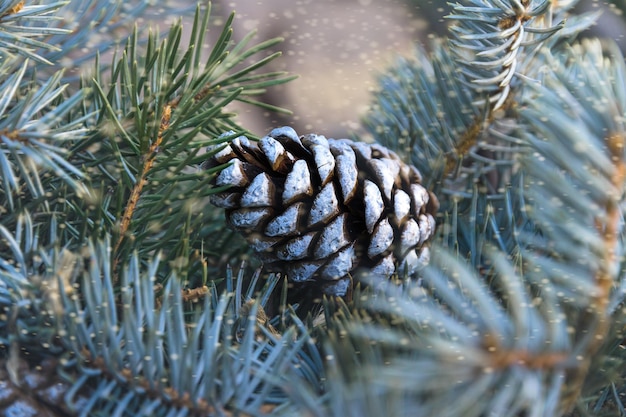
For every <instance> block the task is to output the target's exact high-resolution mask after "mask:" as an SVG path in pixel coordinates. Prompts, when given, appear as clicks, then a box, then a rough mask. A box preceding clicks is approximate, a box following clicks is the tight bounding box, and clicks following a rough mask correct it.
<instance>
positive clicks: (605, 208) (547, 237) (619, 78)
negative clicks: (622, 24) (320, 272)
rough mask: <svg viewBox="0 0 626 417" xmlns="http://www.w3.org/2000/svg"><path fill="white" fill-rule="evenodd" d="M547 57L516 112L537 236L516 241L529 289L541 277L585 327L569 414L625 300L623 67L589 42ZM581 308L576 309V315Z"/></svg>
mask: <svg viewBox="0 0 626 417" xmlns="http://www.w3.org/2000/svg"><path fill="white" fill-rule="evenodd" d="M557 57H558V59H557ZM547 59H548V61H549V62H552V63H553V64H554V67H553V68H554V72H552V73H549V74H547V75H546V78H545V81H544V85H543V86H537V85H535V84H529V85H528V86H529V87H531V88H530V89H529V94H528V95H525V103H526V106H525V108H524V109H523V110H522V112H521V115H522V119H523V120H525V121H526V122H527V125H526V129H525V136H526V138H527V140H528V142H529V144H531V145H532V147H533V148H534V149H535V150H537V152H538V153H539V154H538V155H537V154H535V155H530V154H529V155H528V156H527V157H525V158H524V159H523V160H522V162H523V164H524V166H525V167H526V169H527V170H528V172H531V173H532V175H531V176H530V178H529V184H532V187H530V189H529V191H528V192H527V194H528V199H529V201H532V202H533V205H534V206H535V208H534V209H533V211H532V212H531V213H530V214H531V217H532V218H533V220H534V221H535V222H536V224H537V225H539V227H540V229H541V231H542V235H541V237H538V236H528V235H526V236H524V237H523V240H524V241H525V242H526V247H527V250H526V253H527V255H526V259H527V260H528V261H529V266H528V269H529V271H535V272H536V273H537V274H535V273H530V274H529V278H530V279H531V282H535V283H536V285H538V286H539V287H542V288H544V291H546V288H545V287H546V283H545V278H546V277H549V279H550V286H551V287H552V288H551V289H550V290H548V291H552V290H557V294H560V297H562V298H563V299H562V301H561V303H562V304H563V306H564V308H566V309H567V310H568V311H569V320H570V321H571V322H572V323H573V327H574V328H575V329H584V330H582V331H581V334H577V335H576V338H575V347H574V348H573V349H574V351H575V352H577V354H578V355H579V358H580V361H579V364H578V366H577V367H576V368H574V369H572V370H571V373H570V375H569V377H570V378H571V380H570V384H569V385H568V386H567V389H566V390H565V391H564V393H563V396H564V404H563V408H564V410H571V409H572V408H573V407H574V405H575V404H576V401H577V400H578V398H580V394H581V390H582V389H583V385H584V382H585V379H586V378H587V377H588V372H589V370H590V366H591V361H592V360H594V358H595V357H596V355H597V354H598V352H600V351H601V349H603V347H604V346H606V345H607V344H610V343H611V338H610V335H609V328H610V325H611V321H612V317H611V314H612V307H611V305H615V304H614V303H616V302H623V301H624V293H623V292H616V291H615V290H616V288H620V287H621V285H622V284H621V281H622V280H623V272H622V271H623V268H624V265H623V262H624V261H623V258H624V248H623V245H622V240H623V236H624V233H625V230H624V224H623V199H624V189H625V187H626V182H625V181H626V176H625V165H624V164H625V162H624V161H625V160H626V156H625V153H624V132H626V129H625V127H624V124H623V121H622V120H621V116H620V115H623V112H624V109H625V108H626V102H624V95H623V91H624V81H623V80H624V77H625V75H626V67H625V66H624V64H623V59H622V58H621V54H619V51H617V49H616V48H615V47H607V49H604V48H603V46H602V45H601V44H600V43H599V42H597V41H596V42H592V41H586V42H584V43H582V44H580V45H574V46H573V47H572V48H566V49H565V50H564V51H563V52H562V54H561V55H556V56H548V58H547ZM566 62H567V67H565V66H564V65H566V64H565V63H566ZM580 80H584V81H583V83H582V84H579V82H580ZM607 80H608V82H607ZM531 100H532V102H531ZM546 115H549V116H550V117H548V118H546ZM530 125H532V126H533V128H529V127H528V126H530ZM537 158H540V161H538V160H537ZM548 195H549V196H550V197H549V199H550V200H549V202H545V198H546V197H547V196H548ZM564 208H567V209H566V213H565V212H564ZM564 214H565V215H566V217H565V218H564ZM541 280H544V282H543V284H542V283H541ZM579 291H582V292H579ZM580 306H585V308H584V310H582V311H578V309H579V308H580ZM570 308H571V309H572V310H571V311H570V310H569V309H570Z"/></svg>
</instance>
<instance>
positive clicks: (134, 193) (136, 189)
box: [113, 104, 173, 259]
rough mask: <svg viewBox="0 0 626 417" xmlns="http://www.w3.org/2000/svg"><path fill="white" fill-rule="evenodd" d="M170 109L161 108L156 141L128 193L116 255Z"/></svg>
mask: <svg viewBox="0 0 626 417" xmlns="http://www.w3.org/2000/svg"><path fill="white" fill-rule="evenodd" d="M172 109H173V106H172V105H171V104H166V105H165V107H164V108H163V112H162V114H161V123H160V125H159V133H158V135H157V138H156V140H155V141H154V142H152V144H151V145H150V148H149V149H148V152H147V154H146V155H145V159H144V163H143V166H142V167H141V173H140V174H139V179H138V181H137V182H136V183H135V186H134V187H133V190H132V191H131V193H130V197H128V202H127V203H126V207H125V208H124V214H123V215H122V221H121V223H120V232H119V238H118V239H117V243H116V244H115V248H114V251H113V252H114V253H116V254H118V251H119V249H120V247H121V245H122V242H123V241H124V238H125V237H126V233H127V232H128V228H129V226H130V222H131V220H132V218H133V214H134V213H135V209H136V208H137V203H138V202H139V197H141V192H142V191H143V188H144V187H145V185H146V184H147V183H148V172H150V169H152V166H153V165H154V161H155V160H156V156H157V153H158V149H159V147H160V146H161V143H162V142H163V134H164V133H165V131H166V130H167V128H168V127H169V125H170V119H171V117H172ZM118 259H119V257H118Z"/></svg>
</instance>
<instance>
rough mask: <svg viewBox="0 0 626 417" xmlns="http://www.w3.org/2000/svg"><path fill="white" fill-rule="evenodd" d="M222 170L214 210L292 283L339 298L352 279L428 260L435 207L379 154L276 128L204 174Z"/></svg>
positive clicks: (213, 162)
mask: <svg viewBox="0 0 626 417" xmlns="http://www.w3.org/2000/svg"><path fill="white" fill-rule="evenodd" d="M223 164H229V165H227V166H226V167H225V168H224V169H223V170H221V171H220V172H219V173H218V174H217V175H216V177H215V179H214V185H215V186H217V187H228V188H227V189H226V191H225V192H221V193H218V194H215V195H213V196H212V198H211V202H212V203H213V204H214V205H216V206H218V207H222V208H224V209H226V218H227V221H228V223H229V225H230V226H231V227H233V228H234V229H235V230H238V231H239V232H241V233H242V234H243V235H244V236H245V238H246V240H247V241H248V242H249V243H250V245H251V246H252V248H253V249H254V250H255V251H256V252H257V254H258V255H259V257H260V258H261V260H262V261H263V262H264V263H265V265H266V267H267V269H268V270H270V271H281V272H284V273H285V274H286V275H287V277H288V279H289V280H290V281H291V282H294V283H299V282H314V283H317V284H318V285H319V286H320V287H321V289H322V291H324V292H325V293H327V294H332V295H345V293H346V291H347V290H348V288H349V286H350V283H351V282H352V279H351V277H353V276H354V275H355V273H361V272H365V273H368V274H370V275H374V276H383V277H390V276H391V275H392V274H393V273H394V272H401V273H406V272H408V273H409V274H410V273H413V271H414V270H416V269H417V268H419V267H420V266H422V265H423V264H425V263H426V262H427V261H428V247H427V246H426V245H425V243H426V242H427V241H428V240H429V239H430V238H431V237H432V236H433V234H434V232H435V219H434V214H435V212H436V211H437V208H438V202H437V199H436V197H435V196H434V195H433V194H432V193H430V192H429V191H427V190H426V189H425V188H424V187H423V186H422V185H421V184H420V182H421V175H420V173H419V171H418V170H417V169H416V168H415V167H413V166H411V165H407V164H405V163H403V162H402V161H401V160H400V158H399V157H398V155H396V154H395V153H394V152H392V151H390V150H388V149H386V148H384V147H383V146H380V145H377V144H366V143H363V142H354V141H351V140H349V139H326V138H325V137H324V136H321V135H315V134H308V135H304V136H301V137H298V135H297V134H296V132H295V131H294V130H293V129H292V128H290V127H282V128H278V129H274V130H272V131H271V132H270V134H269V135H268V136H265V137H264V138H262V139H261V140H260V141H259V142H258V143H256V142H250V141H249V140H248V139H247V138H246V137H245V136H240V137H238V138H236V139H234V140H232V141H231V142H230V143H229V144H228V145H227V146H226V147H225V148H224V149H221V150H220V151H218V152H217V153H216V154H214V155H213V156H212V157H211V159H209V160H208V161H206V162H205V163H204V164H203V168H205V169H209V168H213V167H217V166H220V165H223ZM396 268H398V270H396Z"/></svg>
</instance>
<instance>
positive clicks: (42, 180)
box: [0, 61, 89, 212]
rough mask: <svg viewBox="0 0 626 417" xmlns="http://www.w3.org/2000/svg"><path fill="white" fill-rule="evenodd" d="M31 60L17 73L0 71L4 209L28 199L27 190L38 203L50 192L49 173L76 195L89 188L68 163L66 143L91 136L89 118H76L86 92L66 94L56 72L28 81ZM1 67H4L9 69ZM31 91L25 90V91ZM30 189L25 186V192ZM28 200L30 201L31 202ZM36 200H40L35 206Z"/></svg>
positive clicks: (0, 163)
mask: <svg viewBox="0 0 626 417" xmlns="http://www.w3.org/2000/svg"><path fill="white" fill-rule="evenodd" d="M27 67H28V62H27V61H26V62H24V64H23V65H22V66H21V67H19V68H17V69H16V70H15V71H10V72H7V73H3V74H0V80H2V84H1V85H0V88H2V92H3V93H2V95H1V96H0V119H1V120H0V141H1V142H0V173H1V174H2V181H1V184H2V186H1V187H0V192H1V193H0V202H1V203H2V206H3V207H4V209H5V210H8V211H9V212H14V211H16V210H17V208H18V207H20V206H23V205H30V206H31V207H32V206H33V204H32V203H30V202H29V201H28V200H23V199H21V198H20V199H17V200H16V197H17V196H18V195H19V194H20V193H22V192H28V194H29V195H30V197H31V199H32V200H34V201H35V202H37V203H38V204H42V203H43V205H45V204H46V203H45V201H41V200H42V199H43V197H44V195H45V193H46V191H45V188H44V185H45V184H47V183H48V182H49V181H50V179H49V178H48V172H52V173H53V174H54V176H55V177H56V178H59V179H61V180H62V181H63V182H64V183H65V184H67V185H68V186H70V187H71V188H72V189H73V190H74V192H76V193H77V194H78V195H82V196H86V195H88V194H89V191H88V190H87V188H86V187H85V185H84V184H83V183H82V181H81V180H82V179H84V178H85V175H84V173H83V172H81V171H80V170H79V169H78V168H77V167H75V166H74V165H73V164H71V163H70V162H69V161H67V157H68V155H69V150H68V148H69V146H71V145H68V144H71V143H76V142H79V141H81V140H82V139H83V138H85V137H86V135H87V129H86V125H85V119H83V118H81V117H73V118H72V120H71V121H67V119H68V118H69V117H71V116H72V114H73V112H75V111H76V108H77V107H78V106H79V105H80V103H81V100H82V99H83V98H84V93H83V92H82V91H79V92H77V93H75V94H73V95H71V96H67V95H66V94H65V89H66V86H65V85H62V84H61V78H62V73H61V72H58V73H56V74H55V75H54V76H52V77H51V78H50V79H49V80H48V81H46V82H45V83H43V84H41V85H38V84H37V83H36V82H35V81H26V80H24V75H25V72H26V69H27ZM10 68H11V67H10V66H9V68H7V66H3V69H10ZM24 89H28V93H27V94H24V93H23V90H24ZM24 188H26V190H27V191H26V190H24ZM29 203H30V204H29ZM37 203H36V204H37Z"/></svg>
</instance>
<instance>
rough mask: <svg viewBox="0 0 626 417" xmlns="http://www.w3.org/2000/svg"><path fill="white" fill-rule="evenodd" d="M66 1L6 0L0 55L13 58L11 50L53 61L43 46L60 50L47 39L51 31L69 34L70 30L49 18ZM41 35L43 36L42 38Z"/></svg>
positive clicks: (1, 11) (1, 13) (0, 15)
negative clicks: (33, 1)
mask: <svg viewBox="0 0 626 417" xmlns="http://www.w3.org/2000/svg"><path fill="white" fill-rule="evenodd" d="M65 4H67V2H62V1H60V2H52V3H50V4H34V5H27V4H26V3H25V2H24V1H22V0H13V1H6V2H3V3H2V6H0V28H2V29H3V30H1V31H0V57H1V58H2V60H3V61H6V60H9V59H11V55H10V54H13V53H15V54H19V55H21V56H23V57H25V58H29V59H32V60H33V61H35V62H38V63H42V64H48V65H51V64H52V62H51V61H49V60H48V59H46V58H45V57H44V56H43V55H42V54H41V53H39V51H40V50H60V48H59V47H58V46H57V45H55V44H53V43H49V42H46V40H47V38H48V37H49V36H50V35H55V34H56V35H59V34H67V33H69V30H67V29H63V28H55V27H53V26H51V25H50V24H49V22H50V21H51V20H53V19H55V17H52V16H50V15H51V14H53V13H54V12H56V11H57V10H58V9H59V8H61V7H62V6H64V5H65ZM40 39H41V40H40Z"/></svg>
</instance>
